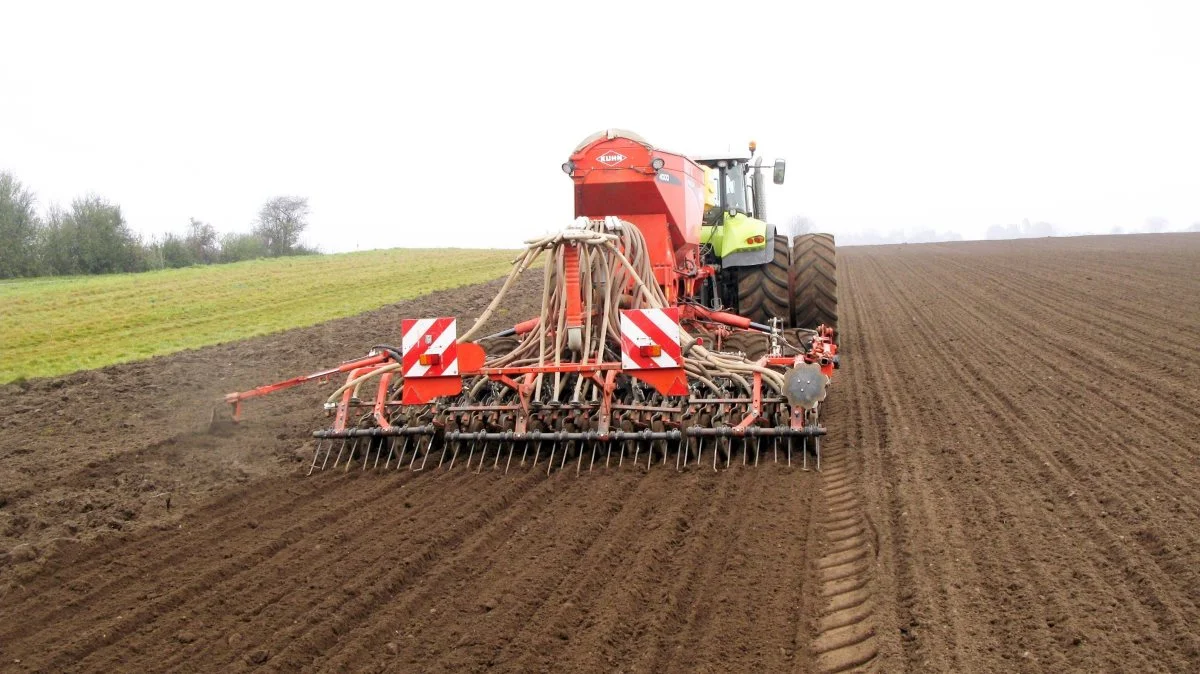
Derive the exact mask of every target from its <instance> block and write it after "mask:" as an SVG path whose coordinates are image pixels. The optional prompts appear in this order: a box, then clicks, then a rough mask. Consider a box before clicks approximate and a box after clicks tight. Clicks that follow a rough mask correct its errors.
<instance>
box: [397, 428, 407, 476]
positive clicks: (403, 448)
mask: <svg viewBox="0 0 1200 674" xmlns="http://www.w3.org/2000/svg"><path fill="white" fill-rule="evenodd" d="M407 451H408V436H407V435H406V436H404V442H401V443H400V458H399V459H398V460H397V461H396V468H400V464H402V463H404V453H405V452H407Z"/></svg>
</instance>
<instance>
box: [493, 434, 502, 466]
mask: <svg viewBox="0 0 1200 674" xmlns="http://www.w3.org/2000/svg"><path fill="white" fill-rule="evenodd" d="M503 451H504V441H503V440H501V441H500V443H499V444H498V445H496V460H495V461H493V462H492V470H497V469H499V468H500V453H501V452H503Z"/></svg>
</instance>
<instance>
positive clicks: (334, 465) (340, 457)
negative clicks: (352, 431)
mask: <svg viewBox="0 0 1200 674" xmlns="http://www.w3.org/2000/svg"><path fill="white" fill-rule="evenodd" d="M345 449H346V439H345V438H342V444H341V445H339V446H338V455H337V458H336V459H334V460H333V468H335V469H336V468H337V465H338V461H341V460H342V451H343V450H345ZM329 451H333V445H329ZM325 461H326V462H328V461H329V455H328V454H326V455H325ZM321 470H325V466H324V465H322V466H321Z"/></svg>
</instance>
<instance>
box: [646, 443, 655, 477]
mask: <svg viewBox="0 0 1200 674" xmlns="http://www.w3.org/2000/svg"><path fill="white" fill-rule="evenodd" d="M653 461H654V441H653V440H651V441H650V446H649V447H647V448H646V471H647V472H649V471H650V464H651V462H653Z"/></svg>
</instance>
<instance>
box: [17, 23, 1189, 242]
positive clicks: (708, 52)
mask: <svg viewBox="0 0 1200 674" xmlns="http://www.w3.org/2000/svg"><path fill="white" fill-rule="evenodd" d="M520 5H521V3H515V2H512V3H510V2H485V3H479V4H478V5H476V6H472V3H464V2H455V3H451V2H445V3H439V2H428V3H394V2H393V3H378V4H376V3H371V4H359V3H351V2H340V3H331V2H321V3H311V4H310V3H298V2H281V3H266V2H246V1H244V2H237V3H221V2H203V3H190V4H189V5H188V6H187V7H186V8H184V7H181V6H180V5H179V4H178V3H169V2H152V3H131V2H115V1H114V2H105V3H94V2H80V3H61V2H24V3H16V2H6V3H5V6H4V7H3V10H2V11H0V22H2V23H3V24H4V25H3V26H0V170H9V171H12V172H14V173H15V174H16V175H17V177H18V178H19V179H20V180H22V181H23V182H24V183H25V184H26V185H27V186H28V187H30V188H32V189H33V190H34V191H35V192H36V193H37V194H38V197H39V203H40V205H42V206H43V207H44V206H46V205H48V204H50V203H54V202H59V203H63V204H66V203H69V202H70V200H71V198H73V197H75V196H77V195H80V194H83V193H86V192H89V191H94V192H96V193H98V194H100V195H102V196H105V197H107V198H109V199H110V200H112V201H115V202H117V203H119V204H121V206H122V208H123V209H124V212H125V214H126V217H127V219H128V220H129V222H130V224H131V225H132V226H133V227H134V228H135V229H137V230H139V231H141V232H144V233H147V234H150V233H155V232H162V231H166V230H173V231H178V232H181V231H182V230H183V228H184V226H185V225H186V223H187V220H188V218H189V217H193V216H194V217H197V218H199V219H202V220H206V221H209V222H212V223H213V224H214V225H215V226H216V227H217V228H218V229H219V230H221V231H237V230H242V231H244V230H247V229H248V228H249V226H250V223H251V221H252V219H253V217H254V215H255V213H256V211H257V209H258V207H259V205H260V204H261V203H262V202H263V201H265V200H266V199H267V198H269V197H271V196H274V195H277V194H298V195H303V196H307V197H308V198H309V200H310V204H311V207H312V218H311V222H312V226H311V228H310V230H309V232H308V233H307V234H306V236H305V240H306V241H307V242H309V243H313V244H316V245H318V246H320V247H321V248H322V249H323V250H326V251H342V250H353V249H355V248H364V249H365V248H378V247H388V246H398V245H404V246H445V245H459V246H513V245H516V244H518V243H519V242H520V241H521V240H522V239H524V238H526V237H527V236H530V235H532V234H535V233H537V232H540V231H544V230H546V229H548V228H555V227H557V226H558V225H559V224H560V223H565V222H566V221H568V220H569V219H570V217H571V215H572V206H571V189H570V183H569V180H568V178H567V177H566V176H564V175H562V173H561V171H560V169H559V165H560V164H561V163H562V162H563V161H564V160H565V159H566V157H567V155H568V153H569V152H570V150H571V149H572V148H573V147H574V145H575V143H577V142H578V141H579V140H580V139H582V138H583V137H584V136H586V135H588V134H590V133H592V132H594V131H597V130H599V129H603V128H606V127H622V128H629V129H633V130H635V131H637V132H639V133H640V134H642V135H643V136H645V137H647V138H648V139H649V140H650V141H651V142H653V143H655V144H656V145H658V146H660V147H664V148H667V149H672V150H676V151H680V152H684V153H689V154H702V153H706V152H710V151H721V150H725V149H729V148H741V147H743V146H744V144H745V142H746V141H747V140H749V139H751V138H754V139H756V140H757V141H758V144H759V148H760V152H761V153H763V154H765V155H766V156H767V157H768V158H769V159H770V158H774V157H777V156H783V157H786V158H787V159H788V176H787V183H786V184H785V185H784V186H783V187H781V188H776V189H775V190H774V191H773V192H772V194H771V195H770V199H771V201H770V202H769V212H770V214H771V216H772V217H771V219H772V220H774V221H778V222H783V221H785V219H786V217H787V216H788V215H792V214H804V215H807V216H808V217H810V218H812V219H813V220H815V221H816V223H817V224H818V226H819V228H821V229H823V230H828V231H833V232H835V233H838V234H842V235H845V234H850V233H853V232H856V231H860V230H863V229H867V228H873V229H876V230H879V231H881V232H888V231H892V230H897V229H908V230H916V229H929V228H933V229H937V230H954V231H956V232H959V233H961V234H962V235H963V236H964V237H966V238H979V237H982V236H983V233H984V231H985V229H986V228H987V227H988V226H989V225H993V224H1008V223H1013V222H1020V221H1021V220H1022V219H1023V218H1029V219H1030V220H1033V221H1037V220H1046V221H1049V222H1052V223H1054V224H1055V225H1057V226H1058V228H1059V229H1060V230H1061V231H1094V232H1107V231H1109V230H1110V229H1112V228H1113V227H1118V226H1119V227H1123V228H1125V229H1127V230H1128V229H1136V228H1138V227H1139V226H1141V224H1142V223H1143V222H1144V220H1145V219H1146V218H1148V217H1151V216H1161V217H1166V218H1168V219H1169V220H1170V222H1171V228H1173V229H1182V228H1184V227H1186V226H1188V225H1191V224H1192V223H1195V222H1200V39H1198V37H1200V3H1198V2H1191V1H1184V2H1175V3H1171V2H1147V1H1130V2H1116V3H1113V2H1097V1H1091V2H1053V1H1051V0H1042V1H1038V2H1007V1H1006V2H995V3H978V2H961V1H960V2H945V3H922V2H880V3H851V2H819V3H810V2H783V1H779V2H772V3H764V4H761V5H758V6H756V5H755V3H751V2H728V1H727V2H723V3H713V4H708V3H703V2H669V3H652V2H644V1H643V2H635V3H627V4H623V3H617V2H557V3H546V4H545V6H544V7H541V8H535V7H533V6H527V7H521V6H520Z"/></svg>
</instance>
